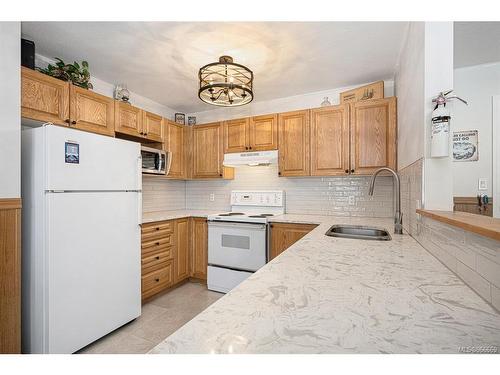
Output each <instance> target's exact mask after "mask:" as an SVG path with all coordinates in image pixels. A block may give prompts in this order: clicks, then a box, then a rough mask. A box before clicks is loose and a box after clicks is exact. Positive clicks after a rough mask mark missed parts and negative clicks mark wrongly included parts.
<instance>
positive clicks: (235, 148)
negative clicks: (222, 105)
mask: <svg viewBox="0 0 500 375" xmlns="http://www.w3.org/2000/svg"><path fill="white" fill-rule="evenodd" d="M248 123H249V121H248V118H243V119H238V120H229V121H224V153H231V152H245V151H248V150H249V141H248Z"/></svg>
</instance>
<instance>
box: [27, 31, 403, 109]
mask: <svg viewBox="0 0 500 375" xmlns="http://www.w3.org/2000/svg"><path fill="white" fill-rule="evenodd" d="M406 24H407V23H406V22H254V23H221V22H203V23H197V22H23V23H22V34H23V37H26V38H28V39H32V40H34V41H35V43H36V51H37V53H39V54H42V55H44V56H47V57H55V56H57V57H61V58H63V59H65V60H71V61H72V60H82V59H86V60H87V61H88V62H89V64H90V69H91V74H92V75H94V76H96V77H98V78H100V79H102V80H104V81H107V82H110V83H115V84H116V83H126V84H127V85H128V87H129V89H130V90H132V91H134V92H136V93H137V94H140V95H142V96H145V97H147V98H150V99H152V100H154V101H156V102H158V103H161V104H163V105H166V106H168V107H170V108H173V109H176V110H179V111H182V112H186V113H192V112H197V111H203V110H208V109H212V108H214V107H212V106H210V105H208V104H205V103H203V102H201V101H200V100H199V99H198V96H197V94H198V69H199V68H200V67H201V66H202V65H205V64H207V63H210V62H214V61H217V60H218V58H219V56H220V55H231V56H233V58H234V60H235V62H237V63H240V64H244V65H247V66H248V67H249V68H250V69H251V70H253V72H254V74H255V80H254V94H255V99H254V100H255V101H261V100H269V99H276V98H282V97H287V96H291V95H298V94H303V93H308V92H314V91H320V90H326V89H330V88H335V87H343V86H349V85H354V84H358V83H364V82H369V81H375V80H379V79H387V78H392V77H393V74H394V67H395V65H396V60H397V57H398V54H399V50H400V48H401V44H402V39H403V37H404V34H405V30H406Z"/></svg>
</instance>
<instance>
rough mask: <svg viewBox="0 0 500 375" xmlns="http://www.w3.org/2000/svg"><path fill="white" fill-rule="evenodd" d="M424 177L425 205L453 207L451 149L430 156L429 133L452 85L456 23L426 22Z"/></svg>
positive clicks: (449, 208) (451, 208)
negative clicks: (438, 102) (438, 100)
mask: <svg viewBox="0 0 500 375" xmlns="http://www.w3.org/2000/svg"><path fill="white" fill-rule="evenodd" d="M424 75H425V80H424V122H425V124H424V129H425V133H424V137H425V138H424V147H425V159H424V178H423V184H424V186H423V204H424V207H425V208H426V209H429V210H443V211H452V210H453V170H452V161H451V160H452V158H451V150H450V156H449V157H446V158H431V157H430V154H431V152H430V151H431V150H430V140H431V137H430V134H431V117H432V111H433V109H434V105H433V103H432V99H433V98H434V97H436V96H437V95H438V94H439V92H441V91H446V90H449V89H451V88H453V22H426V23H425V67H424Z"/></svg>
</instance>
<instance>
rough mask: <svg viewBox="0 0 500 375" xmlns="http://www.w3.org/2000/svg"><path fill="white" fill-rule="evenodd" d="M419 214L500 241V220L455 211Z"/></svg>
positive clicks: (421, 212)
mask: <svg viewBox="0 0 500 375" xmlns="http://www.w3.org/2000/svg"><path fill="white" fill-rule="evenodd" d="M417 213H418V214H420V215H422V216H425V217H428V218H430V219H433V220H436V221H440V222H442V223H446V224H448V225H452V226H454V227H458V228H461V229H463V230H466V231H469V232H473V233H476V234H479V235H481V236H485V237H488V238H492V239H494V240H497V241H500V219H497V218H492V217H489V216H483V215H474V214H470V213H467V212H454V211H434V210H422V209H418V210H417Z"/></svg>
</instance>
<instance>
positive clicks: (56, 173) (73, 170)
mask: <svg viewBox="0 0 500 375" xmlns="http://www.w3.org/2000/svg"><path fill="white" fill-rule="evenodd" d="M41 136H42V137H45V140H44V144H45V155H46V166H45V168H46V179H47V185H46V189H45V190H74V191H82V190H94V191H98V190H140V189H141V186H142V163H141V162H140V161H141V159H140V157H141V150H140V144H139V143H136V142H129V141H125V140H121V139H116V138H112V137H107V136H103V135H98V134H92V133H88V132H84V131H81V130H75V129H68V128H64V127H61V126H55V125H49V126H46V127H45V129H44V131H43V132H42V134H41Z"/></svg>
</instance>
